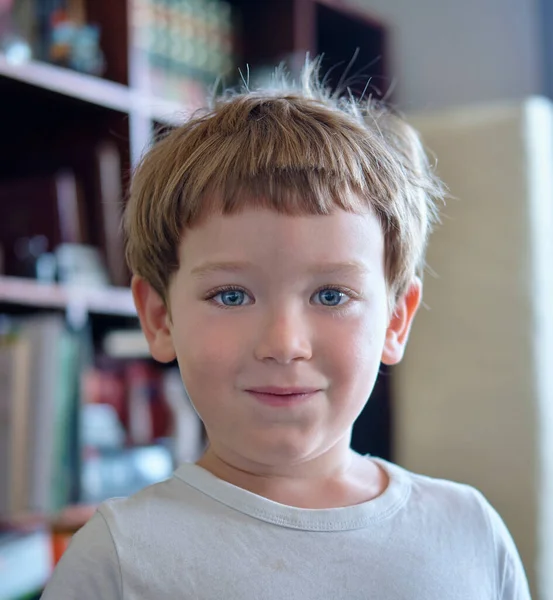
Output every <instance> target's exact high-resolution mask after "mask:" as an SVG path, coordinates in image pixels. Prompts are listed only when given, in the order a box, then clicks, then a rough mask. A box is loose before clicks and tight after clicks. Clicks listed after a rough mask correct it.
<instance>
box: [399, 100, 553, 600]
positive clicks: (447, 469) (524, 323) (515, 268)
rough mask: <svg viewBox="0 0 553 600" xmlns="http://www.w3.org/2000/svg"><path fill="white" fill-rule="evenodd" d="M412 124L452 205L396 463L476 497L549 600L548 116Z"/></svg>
mask: <svg viewBox="0 0 553 600" xmlns="http://www.w3.org/2000/svg"><path fill="white" fill-rule="evenodd" d="M412 121H413V123H414V124H415V125H416V126H417V127H419V128H420V130H421V131H422V133H423V136H424V138H425V142H426V144H427V146H429V147H430V148H431V149H432V150H433V151H434V152H435V153H436V155H437V158H438V165H439V166H438V171H439V173H440V174H441V176H442V177H443V178H444V179H445V181H446V183H447V184H448V185H449V187H450V190H451V193H452V195H453V196H455V197H456V199H455V200H450V201H449V202H448V205H447V208H446V209H445V211H444V222H443V225H442V226H441V227H440V228H439V229H438V231H437V232H436V233H435V234H434V236H433V238H432V240H431V244H430V249H429V254H428V262H429V265H430V267H431V268H432V269H433V270H434V271H436V273H437V275H436V276H427V277H426V280H425V294H424V297H425V302H426V304H427V307H428V308H425V309H422V310H421V311H420V313H419V315H418V316H417V319H416V322H415V325H414V328H413V331H412V336H411V340H410V343H409V347H408V351H407V354H406V357H405V360H404V362H403V364H402V365H400V367H399V368H398V369H397V371H396V372H395V376H394V381H395V390H394V392H395V393H394V400H395V403H396V405H395V407H394V412H395V415H396V431H395V439H396V440H397V448H396V452H397V453H396V458H397V461H398V462H399V463H400V464H402V465H404V466H406V467H408V468H410V469H412V470H415V471H419V472H423V473H426V474H430V475H434V476H438V477H446V478H449V479H454V480H458V481H462V482H467V483H470V484H472V485H474V486H476V487H477V488H479V489H480V490H481V491H482V492H483V493H484V494H485V495H486V496H487V497H488V499H489V500H490V502H491V503H492V504H493V505H494V506H495V508H496V509H497V510H498V511H499V513H500V514H501V515H502V517H503V518H504V520H505V521H506V523H507V525H508V527H509V528H510V530H511V532H512V534H513V537H514V538H515V541H516V543H517V545H518V547H519V550H520V553H521V555H522V558H523V561H524V563H525V565H526V568H527V570H528V575H529V578H530V580H531V582H532V585H533V586H534V589H537V586H538V585H540V586H541V595H539V596H536V598H541V599H544V600H545V599H547V600H552V599H553V578H552V576H551V571H552V570H553V500H552V498H553V488H552V486H553V441H552V440H553V241H552V240H553V183H552V181H551V173H550V170H551V165H553V109H552V106H551V104H550V103H549V102H547V101H546V100H542V99H537V98H535V99H531V100H528V101H525V102H522V103H512V104H503V105H498V106H488V107H481V108H474V109H461V110H451V111H447V112H444V113H442V114H436V115H433V116H423V115H419V116H418V117H415V118H413V119H412Z"/></svg>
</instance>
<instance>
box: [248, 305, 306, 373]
mask: <svg viewBox="0 0 553 600" xmlns="http://www.w3.org/2000/svg"><path fill="white" fill-rule="evenodd" d="M312 354H313V352H312V342H311V335H310V332H309V327H308V323H307V319H306V317H305V315H304V314H303V313H302V311H301V309H300V308H299V307H288V308H282V307H280V308H278V309H274V310H272V311H268V314H267V317H266V319H265V321H264V323H263V326H262V327H261V330H260V333H259V337H258V340H257V344H256V347H255V357H256V359H257V360H262V361H275V362H277V363H278V364H282V365H286V364H289V363H291V362H293V361H296V360H309V359H310V358H311V356H312Z"/></svg>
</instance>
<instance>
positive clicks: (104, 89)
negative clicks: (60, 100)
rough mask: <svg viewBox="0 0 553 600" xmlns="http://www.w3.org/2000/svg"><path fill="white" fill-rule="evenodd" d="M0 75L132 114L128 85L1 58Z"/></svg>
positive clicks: (31, 62) (42, 64)
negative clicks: (130, 111)
mask: <svg viewBox="0 0 553 600" xmlns="http://www.w3.org/2000/svg"><path fill="white" fill-rule="evenodd" d="M0 75H1V76H2V77H8V78H10V79H14V80H16V81H21V82H23V83H27V84H29V85H34V86H35V87H38V88H42V89H46V90H50V91H52V92H57V93H58V94H63V95H64V96H69V97H71V98H77V99H78V100H84V101H85V102H90V103H92V104H96V105H98V106H103V107H105V108H111V109H114V110H119V111H121V112H129V110H130V109H131V106H132V100H131V92H130V90H129V88H128V87H127V86H125V85H121V84H120V83H114V82H113V81H107V80H105V79H101V78H100V77H93V76H92V75H85V74H84V73H77V72H76V71H70V70H69V69H64V68H62V67H57V66H55V65H49V64H47V63H41V62H38V61H29V62H27V63H23V64H12V63H10V62H8V61H7V60H6V59H5V58H4V57H3V56H0Z"/></svg>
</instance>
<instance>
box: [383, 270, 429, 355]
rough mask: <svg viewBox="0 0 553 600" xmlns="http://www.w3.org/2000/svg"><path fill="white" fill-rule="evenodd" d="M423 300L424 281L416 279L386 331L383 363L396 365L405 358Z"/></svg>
mask: <svg viewBox="0 0 553 600" xmlns="http://www.w3.org/2000/svg"><path fill="white" fill-rule="evenodd" d="M421 298H422V281H421V280H420V279H419V278H418V277H415V278H414V279H413V281H412V282H411V285H410V286H409V288H408V289H407V291H406V292H405V294H403V296H402V297H401V298H399V300H398V301H397V303H396V307H395V309H394V314H393V315H392V318H391V319H390V323H389V325H388V329H387V330H386V340H385V342H384V349H383V350H382V362H383V363H384V364H385V365H395V364H397V363H398V362H400V361H401V359H402V358H403V353H404V351H405V345H406V344H407V338H408V337H409V331H410V330H411V324H412V323H413V319H414V317H415V314H416V312H417V309H418V308H419V305H420V302H421Z"/></svg>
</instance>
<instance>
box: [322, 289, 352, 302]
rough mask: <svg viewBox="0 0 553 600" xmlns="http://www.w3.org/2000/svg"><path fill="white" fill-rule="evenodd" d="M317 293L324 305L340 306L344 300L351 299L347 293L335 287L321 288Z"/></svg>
mask: <svg viewBox="0 0 553 600" xmlns="http://www.w3.org/2000/svg"><path fill="white" fill-rule="evenodd" d="M316 295H317V297H318V299H319V300H320V303H321V304H322V305H323V306H339V305H340V304H343V300H349V297H348V295H347V294H345V293H344V292H342V291H340V290H337V289H334V288H326V289H324V290H320V291H319V292H317V294H316Z"/></svg>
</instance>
